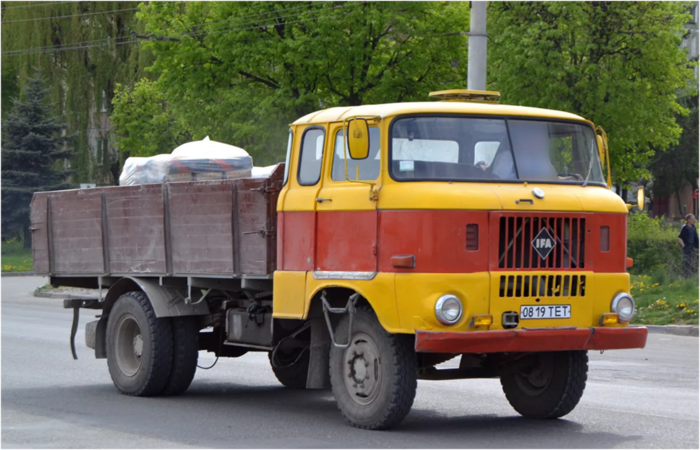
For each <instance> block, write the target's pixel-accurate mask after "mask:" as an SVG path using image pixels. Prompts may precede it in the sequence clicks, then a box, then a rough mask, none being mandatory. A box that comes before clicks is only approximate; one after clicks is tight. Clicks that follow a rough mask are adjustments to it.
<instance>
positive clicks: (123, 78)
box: [2, 1, 150, 184]
mask: <svg viewBox="0 0 700 450" xmlns="http://www.w3.org/2000/svg"><path fill="white" fill-rule="evenodd" d="M137 6H138V4H137V3H134V2H130V1H99V2H94V1H93V2H86V1H83V2H63V1H49V2H3V3H2V88H3V89H2V91H3V92H2V101H3V105H2V106H3V111H4V110H5V106H6V104H5V103H6V93H5V89H6V86H11V83H12V82H13V81H15V80H16V82H17V86H18V87H19V88H22V87H23V86H24V85H25V84H26V81H27V80H28V79H29V78H30V77H31V76H32V75H33V74H34V70H35V69H40V70H41V73H42V76H43V78H44V80H45V81H46V87H48V88H49V89H50V91H49V99H50V101H51V102H52V103H53V104H54V105H55V111H54V112H55V113H56V114H58V115H60V116H61V117H63V118H64V120H65V123H66V125H67V127H68V132H69V134H71V135H75V139H74V141H73V146H74V149H75V152H74V153H73V156H72V157H71V161H70V164H71V168H72V169H73V170H74V172H75V173H74V174H73V178H74V179H75V181H76V182H83V183H84V182H89V183H98V184H111V183H114V182H116V178H118V175H119V167H118V166H119V161H118V159H117V158H115V157H114V156H115V155H116V151H115V149H114V146H113V145H112V142H111V140H110V139H109V132H110V128H111V127H110V124H109V121H108V120H107V118H108V116H107V114H108V113H109V112H110V111H111V101H112V96H113V95H114V90H115V86H116V84H117V83H123V84H129V85H131V84H133V83H134V82H136V81H137V80H139V79H141V78H142V77H143V76H144V73H143V70H142V68H143V67H144V66H146V65H148V64H150V58H149V55H148V52H143V51H142V49H141V46H140V45H139V39H138V38H136V37H134V36H133V35H132V33H139V32H140V31H142V30H141V29H140V28H139V26H138V24H137V23H136V17H135V12H136V7H137ZM9 109H10V108H8V110H9ZM4 117H5V113H4V112H3V119H4ZM115 165H116V167H114V166H115ZM115 172H116V178H115V177H114V173H115Z"/></svg>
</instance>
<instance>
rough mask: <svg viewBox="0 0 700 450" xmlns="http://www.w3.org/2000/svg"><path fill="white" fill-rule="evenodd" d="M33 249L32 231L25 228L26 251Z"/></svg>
mask: <svg viewBox="0 0 700 450" xmlns="http://www.w3.org/2000/svg"><path fill="white" fill-rule="evenodd" d="M31 248H32V231H31V230H30V229H29V227H25V228H24V249H25V250H29V249H31Z"/></svg>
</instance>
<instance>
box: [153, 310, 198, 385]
mask: <svg viewBox="0 0 700 450" xmlns="http://www.w3.org/2000/svg"><path fill="white" fill-rule="evenodd" d="M171 323H172V327H173V366H172V369H171V370H170V378H168V383H167V384H166V385H165V388H164V389H163V392H162V395H179V394H182V393H183V392H185V391H186V390H187V388H189V387H190V384H191V383H192V379H193V378H194V373H195V372H196V371H197V359H198V358H199V326H198V323H197V317H193V316H186V317H173V318H172V322H171Z"/></svg>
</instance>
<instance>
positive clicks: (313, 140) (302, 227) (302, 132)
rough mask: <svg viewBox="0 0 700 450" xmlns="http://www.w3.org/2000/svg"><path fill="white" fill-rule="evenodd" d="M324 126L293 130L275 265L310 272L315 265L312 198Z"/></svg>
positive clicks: (319, 171)
mask: <svg viewBox="0 0 700 450" xmlns="http://www.w3.org/2000/svg"><path fill="white" fill-rule="evenodd" d="M326 131H327V130H326V128H325V127H323V126H318V125H310V126H306V127H297V128H296V129H295V130H294V144H293V145H294V150H295V151H294V152H292V155H293V158H292V161H291V164H290V167H289V179H288V183H289V187H288V189H287V192H286V194H285V197H284V204H283V205H282V208H281V213H280V214H279V215H278V217H279V216H281V218H282V219H281V220H282V222H281V223H280V229H281V230H282V236H281V243H280V245H281V248H280V251H279V252H278V253H280V257H279V258H278V266H279V267H278V268H279V269H280V270H284V271H304V272H307V271H312V270H314V267H315V265H316V261H315V255H316V249H315V244H316V238H315V230H316V198H317V197H318V195H319V189H320V188H321V176H322V173H323V165H324V164H323V161H324V149H325V147H326V140H327V137H326Z"/></svg>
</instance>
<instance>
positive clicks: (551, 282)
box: [498, 275, 586, 298]
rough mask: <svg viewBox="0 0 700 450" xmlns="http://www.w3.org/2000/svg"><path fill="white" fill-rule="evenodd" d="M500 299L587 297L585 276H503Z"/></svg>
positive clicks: (499, 292)
mask: <svg viewBox="0 0 700 450" xmlns="http://www.w3.org/2000/svg"><path fill="white" fill-rule="evenodd" d="M498 295H499V297H506V298H508V297H538V298H540V297H542V298H547V297H585V296H586V276H585V275H501V276H500V285H499V291H498Z"/></svg>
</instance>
